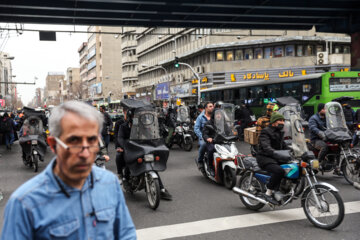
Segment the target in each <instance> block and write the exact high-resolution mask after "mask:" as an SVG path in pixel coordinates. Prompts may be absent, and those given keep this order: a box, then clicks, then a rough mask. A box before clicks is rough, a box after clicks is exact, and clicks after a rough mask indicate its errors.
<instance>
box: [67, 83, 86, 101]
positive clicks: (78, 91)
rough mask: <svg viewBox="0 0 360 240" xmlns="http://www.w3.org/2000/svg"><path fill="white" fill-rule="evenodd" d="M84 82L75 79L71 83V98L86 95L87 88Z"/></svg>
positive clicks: (84, 96)
mask: <svg viewBox="0 0 360 240" xmlns="http://www.w3.org/2000/svg"><path fill="white" fill-rule="evenodd" d="M86 87H87V86H86V84H85V82H82V81H76V82H73V83H72V84H71V87H70V89H69V95H70V96H71V98H72V99H79V100H80V99H84V98H86V95H87V88H86Z"/></svg>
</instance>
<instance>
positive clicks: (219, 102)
mask: <svg viewBox="0 0 360 240" xmlns="http://www.w3.org/2000/svg"><path fill="white" fill-rule="evenodd" d="M223 104H224V102H223V101H217V102H216V103H215V105H214V108H221V105H223Z"/></svg>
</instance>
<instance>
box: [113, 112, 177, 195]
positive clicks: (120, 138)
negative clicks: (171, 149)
mask: <svg viewBox="0 0 360 240" xmlns="http://www.w3.org/2000/svg"><path fill="white" fill-rule="evenodd" d="M124 117H125V122H124V123H123V124H121V125H120V127H119V132H118V135H117V142H118V148H117V149H116V151H117V152H119V153H121V154H119V157H118V158H117V159H116V161H118V164H117V165H118V166H119V168H120V169H119V170H120V172H123V171H122V170H123V169H124V168H125V166H126V163H125V160H124V151H126V149H125V148H124V146H125V142H126V141H128V140H129V139H130V133H131V127H132V118H133V112H132V111H131V110H130V109H125V108H124ZM119 170H118V171H119ZM129 175H130V172H129V171H125V176H121V177H122V182H123V184H128V182H127V181H128V180H129V177H130V176H129ZM158 176H159V185H160V197H161V198H162V199H165V200H172V196H171V194H170V193H169V192H168V190H166V189H165V187H164V185H163V183H162V181H161V178H160V175H159V174H158Z"/></svg>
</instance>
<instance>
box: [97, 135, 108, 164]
mask: <svg viewBox="0 0 360 240" xmlns="http://www.w3.org/2000/svg"><path fill="white" fill-rule="evenodd" d="M99 147H100V151H102V150H104V149H105V148H106V147H105V144H104V142H103V140H102V138H101V137H99ZM106 154H107V153H106ZM105 162H106V160H105V157H104V156H103V155H102V154H97V155H96V158H95V165H96V166H97V167H99V168H102V169H106V167H105Z"/></svg>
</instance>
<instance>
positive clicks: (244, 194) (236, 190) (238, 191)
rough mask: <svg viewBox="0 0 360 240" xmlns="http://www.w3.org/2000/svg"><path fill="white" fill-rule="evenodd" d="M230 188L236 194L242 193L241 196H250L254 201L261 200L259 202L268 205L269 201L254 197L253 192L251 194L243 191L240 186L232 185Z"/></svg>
mask: <svg viewBox="0 0 360 240" xmlns="http://www.w3.org/2000/svg"><path fill="white" fill-rule="evenodd" d="M232 190H233V192H234V193H237V194H239V195H242V196H245V197H248V198H251V199H253V200H256V201H258V202H261V203H263V204H266V205H269V202H268V201H266V200H264V199H262V198H258V197H256V196H255V195H253V194H251V193H249V192H246V191H244V190H242V189H240V188H238V187H233V189H232Z"/></svg>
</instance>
